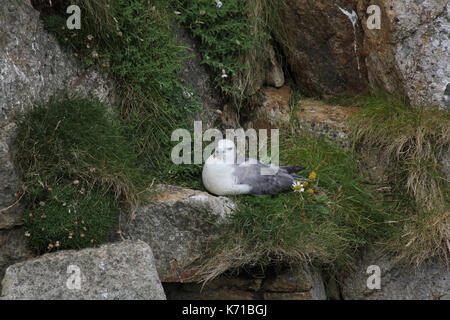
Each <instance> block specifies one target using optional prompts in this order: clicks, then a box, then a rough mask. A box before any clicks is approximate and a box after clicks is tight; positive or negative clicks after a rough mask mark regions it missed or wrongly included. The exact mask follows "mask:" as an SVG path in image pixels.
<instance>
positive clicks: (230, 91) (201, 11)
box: [177, 0, 269, 106]
mask: <svg viewBox="0 0 450 320" xmlns="http://www.w3.org/2000/svg"><path fill="white" fill-rule="evenodd" d="M177 7H178V8H179V12H178V13H179V15H178V17H179V21H180V22H181V23H182V24H183V25H185V26H186V27H187V28H188V29H190V30H191V32H192V34H193V35H194V36H195V37H197V38H199V39H200V40H201V43H202V46H201V53H202V61H203V63H204V64H206V65H208V66H209V67H210V68H211V70H212V71H213V72H214V73H215V75H216V76H215V80H216V83H217V85H218V86H219V87H220V88H221V89H222V91H223V92H224V93H225V94H226V95H229V96H231V97H232V98H233V99H234V101H235V104H236V106H240V105H241V104H242V103H243V102H242V101H243V100H245V99H246V97H247V91H248V90H247V89H249V88H250V87H251V86H252V84H251V80H250V81H249V79H244V75H247V76H249V71H250V70H251V69H252V68H254V67H256V66H255V63H254V62H255V61H256V60H258V59H257V57H256V56H255V55H257V54H261V53H262V52H263V51H264V48H263V44H264V43H265V42H267V41H268V40H269V34H268V33H267V31H266V29H265V28H264V27H261V24H262V21H260V17H259V16H256V15H255V14H254V11H255V10H256V9H255V4H254V3H253V2H249V1H246V0H229V1H223V3H222V5H221V6H219V5H217V3H216V2H214V1H211V0H196V1H185V0H178V1H177ZM254 9H255V10H254ZM261 61H262V60H261ZM257 67H258V68H259V70H261V69H262V70H264V66H262V65H258V66H257ZM254 71H257V70H254ZM251 73H253V72H251ZM253 76H254V74H253ZM253 76H251V77H253Z"/></svg>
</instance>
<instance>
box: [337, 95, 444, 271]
mask: <svg viewBox="0 0 450 320" xmlns="http://www.w3.org/2000/svg"><path fill="white" fill-rule="evenodd" d="M344 102H345V103H346V104H350V105H357V106H361V107H363V109H362V111H361V112H358V113H355V114H354V115H353V117H352V118H351V119H350V125H351V127H352V131H353V134H354V141H355V148H356V149H357V150H361V149H363V148H362V147H364V149H365V151H364V150H363V152H367V151H368V152H374V153H378V154H379V155H380V161H381V163H384V164H385V166H386V170H387V171H388V175H389V178H390V182H391V184H392V185H393V186H394V188H395V190H396V192H397V194H400V195H401V194H402V193H403V194H405V195H403V197H409V198H410V199H411V200H410V201H411V203H410V205H409V207H410V209H409V212H408V213H407V214H405V216H404V217H403V219H402V220H401V221H402V222H401V226H400V227H399V228H398V232H397V234H396V236H395V237H394V238H393V239H391V241H390V242H391V246H392V247H393V248H394V249H395V250H396V251H398V252H399V254H400V258H404V260H407V261H409V262H412V263H414V264H416V265H419V264H421V263H422V262H424V261H425V260H427V259H430V258H433V257H440V258H442V260H443V261H445V262H446V263H448V261H449V247H448V246H449V244H448V239H449V238H450V211H449V209H448V208H449V206H450V201H449V200H450V188H449V184H448V180H447V177H446V174H445V172H444V164H443V158H444V157H445V154H446V153H448V152H449V150H450V113H449V112H448V111H446V110H439V109H438V108H437V107H428V108H420V107H414V106H410V105H408V104H406V103H404V102H402V101H399V100H398V99H394V98H389V97H387V96H385V95H381V94H377V95H374V96H369V97H367V96H362V97H354V98H352V99H347V101H344ZM447 170H448V169H447Z"/></svg>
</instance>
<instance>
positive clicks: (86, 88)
mask: <svg viewBox="0 0 450 320" xmlns="http://www.w3.org/2000/svg"><path fill="white" fill-rule="evenodd" d="M59 90H76V91H79V92H82V93H84V94H86V93H91V94H94V95H95V96H97V97H99V98H100V99H103V100H105V99H110V100H111V99H112V96H113V83H112V81H110V80H108V79H107V78H106V77H105V76H103V75H101V74H100V73H98V72H96V71H87V72H85V71H83V70H82V68H81V66H80V64H79V62H78V61H77V60H76V58H75V57H74V55H73V52H65V51H63V50H62V49H61V48H60V46H59V45H58V43H57V41H56V39H55V38H54V37H53V36H52V35H50V34H48V33H47V32H45V31H44V28H43V25H42V22H41V21H40V18H39V12H38V11H36V10H35V9H34V8H33V7H32V6H31V4H30V3H29V1H25V0H21V1H8V0H1V1H0V247H1V250H0V274H3V272H4V269H5V268H6V267H7V266H8V265H10V264H11V263H14V262H16V261H19V260H21V259H24V258H26V257H27V256H28V255H30V254H31V253H30V252H29V251H28V250H27V249H26V246H25V245H24V242H25V239H24V237H23V233H24V230H22V229H21V228H20V226H21V224H22V213H23V208H22V207H21V206H20V204H19V202H18V200H19V198H20V197H21V195H22V193H23V191H22V190H21V182H20V178H19V176H18V173H17V172H16V170H15V168H14V165H13V152H14V148H15V146H14V143H13V140H14V139H13V138H14V135H15V129H16V123H15V121H14V119H13V114H14V112H16V111H23V110H26V108H28V107H30V105H31V103H33V102H35V101H38V100H45V99H47V98H49V97H50V96H51V95H52V94H55V93H56V92H58V91H59ZM10 230H11V231H10ZM19 234H21V236H19Z"/></svg>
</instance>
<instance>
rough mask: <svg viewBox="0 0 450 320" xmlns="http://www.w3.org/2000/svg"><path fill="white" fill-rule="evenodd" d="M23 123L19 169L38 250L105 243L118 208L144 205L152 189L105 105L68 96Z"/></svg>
mask: <svg viewBox="0 0 450 320" xmlns="http://www.w3.org/2000/svg"><path fill="white" fill-rule="evenodd" d="M18 120H19V125H18V129H17V143H18V150H17V152H16V163H17V166H18V168H20V169H21V172H22V173H23V181H24V182H23V183H24V189H25V190H26V197H27V207H28V211H27V213H26V215H25V225H26V227H27V230H28V233H27V234H28V236H29V239H30V243H31V245H32V246H33V247H35V248H37V249H39V250H41V251H42V250H46V249H53V248H58V247H59V248H80V247H83V246H86V245H89V244H91V243H95V244H98V243H100V242H101V240H102V239H103V238H104V237H105V235H106V234H107V233H108V232H109V231H110V229H111V227H112V225H113V223H114V222H115V221H116V218H117V213H118V210H117V205H118V201H120V200H125V201H126V202H127V203H128V204H133V203H136V202H137V201H138V200H139V197H140V195H142V194H143V193H144V192H145V191H146V188H147V186H148V185H150V184H151V181H150V178H149V177H148V176H147V175H146V174H145V172H144V171H143V169H142V168H141V167H140V166H139V165H138V163H137V157H136V155H135V154H134V152H133V146H132V144H130V142H129V141H128V140H127V139H126V137H125V136H124V135H123V133H124V128H123V126H122V125H121V124H120V122H119V121H117V119H115V117H114V114H113V113H112V111H109V112H108V110H107V108H106V106H105V105H103V104H102V103H101V102H99V101H98V100H95V99H94V98H85V97H79V96H68V95H62V96H55V97H53V98H52V99H50V101H49V102H48V103H45V104H38V105H36V106H34V107H33V108H32V110H30V111H28V112H27V113H25V114H22V115H20V116H19V119H18ZM69 233H70V234H72V236H71V237H70V238H69ZM57 241H58V246H56V242H57ZM51 245H53V247H52V246H51ZM49 246H50V247H49Z"/></svg>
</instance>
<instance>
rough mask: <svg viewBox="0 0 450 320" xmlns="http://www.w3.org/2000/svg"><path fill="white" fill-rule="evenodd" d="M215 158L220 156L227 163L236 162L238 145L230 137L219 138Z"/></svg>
mask: <svg viewBox="0 0 450 320" xmlns="http://www.w3.org/2000/svg"><path fill="white" fill-rule="evenodd" d="M214 158H218V159H219V160H222V161H224V162H226V163H235V160H236V146H235V145H234V142H233V141H231V140H228V139H222V140H219V142H218V144H217V148H216V150H215V151H214Z"/></svg>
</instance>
